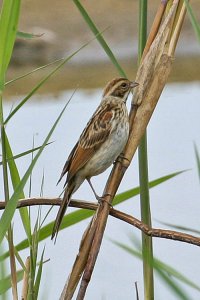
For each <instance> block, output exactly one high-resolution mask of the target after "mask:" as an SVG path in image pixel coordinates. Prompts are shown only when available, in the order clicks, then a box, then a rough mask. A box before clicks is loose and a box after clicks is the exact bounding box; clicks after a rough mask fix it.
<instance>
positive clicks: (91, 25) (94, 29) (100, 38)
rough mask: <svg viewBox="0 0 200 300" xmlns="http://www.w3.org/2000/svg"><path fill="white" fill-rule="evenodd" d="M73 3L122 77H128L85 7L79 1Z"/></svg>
mask: <svg viewBox="0 0 200 300" xmlns="http://www.w3.org/2000/svg"><path fill="white" fill-rule="evenodd" d="M73 2H74V3H75V5H76V6H77V8H78V10H79V11H80V13H81V15H82V17H83V18H84V20H85V21H86V23H87V25H88V26H89V28H90V29H91V31H92V32H93V33H94V35H96V36H97V40H98V42H99V43H100V45H101V46H102V48H103V49H104V51H105V52H106V54H107V55H108V57H109V58H110V60H111V62H112V63H113V65H114V66H115V67H116V69H117V70H118V72H119V74H120V75H121V76H123V77H126V74H125V72H124V70H123V69H122V67H121V66H120V64H119V63H118V61H117V59H116V58H115V56H114V54H113V52H112V51H111V49H110V48H109V46H108V44H107V43H106V41H105V40H104V38H103V36H102V35H101V34H100V31H99V30H98V28H97V27H96V25H95V24H94V22H93V21H92V19H91V18H90V16H89V15H88V13H87V11H86V10H85V8H84V7H83V5H82V4H81V3H80V1H78V0H73Z"/></svg>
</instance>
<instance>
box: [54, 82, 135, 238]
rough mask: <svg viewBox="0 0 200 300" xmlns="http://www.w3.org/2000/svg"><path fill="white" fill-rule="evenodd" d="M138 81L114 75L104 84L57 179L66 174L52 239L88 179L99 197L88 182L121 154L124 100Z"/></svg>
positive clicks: (125, 121)
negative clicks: (94, 108) (89, 116)
mask: <svg viewBox="0 0 200 300" xmlns="http://www.w3.org/2000/svg"><path fill="white" fill-rule="evenodd" d="M137 85H138V83H137V82H134V81H130V80H128V79H126V78H121V77H120V78H115V79H113V80H111V81H110V82H108V84H107V85H106V87H105V89H104V91H103V95H102V100H101V102H100V104H99V106H98V107H97V109H96V111H95V112H94V114H93V115H92V117H91V119H90V120H89V122H88V123H87V125H86V127H85V129H84V130H83V132H82V134H81V135H80V138H79V140H78V141H77V143H76V144H75V146H74V148H73V149H72V151H71V153H70V155H69V157H68V159H67V161H66V163H65V165H64V167H63V170H62V173H61V176H60V179H59V180H58V183H59V182H60V181H61V179H62V178H63V176H64V175H67V177H66V181H65V184H64V189H65V190H64V196H63V199H62V203H61V206H60V208H59V211H58V213H57V216H56V220H55V222H54V226H53V231H52V236H51V239H54V238H55V240H56V238H57V235H58V231H59V228H60V225H61V222H62V219H63V217H64V214H65V212H66V209H67V207H68V205H69V202H70V199H71V196H72V194H74V193H75V192H76V190H77V189H78V188H79V187H80V185H81V184H82V183H83V182H84V181H85V180H87V181H88V183H89V185H90V187H91V188H92V191H93V192H94V195H95V197H96V199H97V200H98V201H100V200H101V197H99V196H98V195H97V194H96V192H95V190H94V188H93V186H92V183H91V181H90V179H91V177H93V176H96V175H99V174H101V173H103V172H104V171H105V170H106V169H107V168H108V167H110V166H111V165H112V163H114V162H115V160H116V159H117V157H118V156H119V155H120V154H121V153H122V151H123V149H124V147H125V145H126V143H127V140H128V136H129V116H128V110H127V107H126V101H127V98H128V95H129V93H130V92H131V90H132V89H133V88H134V87H136V86H137Z"/></svg>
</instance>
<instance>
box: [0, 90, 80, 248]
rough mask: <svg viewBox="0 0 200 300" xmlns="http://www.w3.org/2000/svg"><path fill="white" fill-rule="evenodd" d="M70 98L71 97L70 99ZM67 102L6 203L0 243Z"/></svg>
mask: <svg viewBox="0 0 200 300" xmlns="http://www.w3.org/2000/svg"><path fill="white" fill-rule="evenodd" d="M73 95H74V93H73V94H72V96H73ZM71 98H72V97H71ZM71 98H70V99H69V101H70V100H71ZM69 101H68V102H67V103H66V105H65V106H64V108H63V110H62V111H61V113H60V115H59V116H58V118H57V120H56V121H55V123H54V125H53V126H52V128H51V130H50V131H49V134H48V135H47V137H46V139H45V140H44V143H43V145H42V147H41V148H40V149H39V150H38V152H37V154H36V156H35V157H34V159H33V161H32V163H31V164H30V166H29V168H28V169H27V171H26V173H25V174H24V176H23V178H22V179H21V181H20V184H19V185H18V186H17V188H16V189H15V191H14V193H13V195H12V196H11V198H10V200H9V201H8V204H7V205H6V208H5V210H4V212H3V214H2V217H1V219H0V243H1V242H2V240H3V237H4V235H5V233H6V231H7V229H8V227H9V225H10V222H11V220H12V218H13V215H14V212H15V209H16V207H17V202H18V199H19V196H20V194H21V192H22V190H23V188H24V186H25V184H26V182H27V180H28V178H29V176H30V174H31V171H32V170H33V168H34V166H35V164H36V162H37V160H38V158H39V156H40V155H41V153H42V151H43V149H44V148H45V145H46V144H47V143H48V141H49V139H50V137H51V135H52V133H53V132H54V130H55V128H56V126H57V124H58V122H59V120H60V118H61V117H62V115H63V113H64V111H65V109H66V107H67V105H68V103H69Z"/></svg>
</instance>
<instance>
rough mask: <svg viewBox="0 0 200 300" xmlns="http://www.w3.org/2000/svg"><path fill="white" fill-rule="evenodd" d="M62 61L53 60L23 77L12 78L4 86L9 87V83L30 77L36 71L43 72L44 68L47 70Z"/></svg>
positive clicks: (61, 59)
mask: <svg viewBox="0 0 200 300" xmlns="http://www.w3.org/2000/svg"><path fill="white" fill-rule="evenodd" d="M63 60H64V58H60V59H57V60H54V61H53V62H50V63H49V64H46V65H44V66H41V67H38V68H36V69H34V70H32V71H29V72H27V73H25V74H23V75H20V76H18V77H16V78H14V79H11V80H9V81H7V82H6V83H5V86H6V85H9V84H11V83H14V82H15V81H17V80H19V79H22V78H24V77H27V76H29V75H31V74H33V73H35V72H37V71H40V70H43V69H45V68H48V67H50V66H52V65H53V64H56V63H58V62H60V61H63Z"/></svg>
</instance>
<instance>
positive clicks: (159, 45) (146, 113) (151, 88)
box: [60, 1, 178, 300]
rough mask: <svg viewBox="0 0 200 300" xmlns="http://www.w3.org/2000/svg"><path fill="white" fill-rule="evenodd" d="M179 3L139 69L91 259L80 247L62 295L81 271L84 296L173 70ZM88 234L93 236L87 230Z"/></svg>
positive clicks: (92, 242) (79, 298) (64, 295)
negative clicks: (172, 37) (170, 46)
mask: <svg viewBox="0 0 200 300" xmlns="http://www.w3.org/2000/svg"><path fill="white" fill-rule="evenodd" d="M177 3H178V1H174V3H173V5H172V7H171V9H170V11H169V13H168V15H167V17H166V18H165V20H164V22H163V24H162V26H161V27H160V29H159V32H158V34H157V36H156V38H155V40H154V41H153V43H152V45H151V47H150V49H149V51H148V53H147V54H146V56H145V58H144V59H143V62H142V64H141V66H140V68H139V70H138V74H137V77H136V81H138V82H139V83H140V85H139V86H138V88H136V93H135V97H134V99H133V103H132V109H131V112H130V135H129V140H128V143H127V145H126V148H125V151H124V158H122V159H121V161H117V162H116V164H115V166H114V168H113V169H112V172H111V174H110V176H109V178H108V181H107V184H106V187H105V190H104V194H103V197H104V200H105V201H104V202H102V204H101V205H100V206H99V208H98V210H97V212H96V215H95V217H94V218H95V219H93V222H92V223H91V227H92V226H95V234H94V238H93V240H92V239H90V240H89V241H88V239H87V238H85V239H84V243H90V246H89V247H88V249H90V251H89V252H88V253H85V255H86V256H87V259H86V258H85V257H84V258H83V257H81V255H80V252H81V247H80V252H79V254H78V256H77V259H76V262H75V263H74V265H73V268H72V271H71V274H70V277H69V279H68V284H66V285H65V292H64V291H63V293H62V296H61V298H60V299H65V300H66V299H67V300H68V299H71V297H72V295H73V293H74V291H75V286H77V283H78V281H79V279H80V276H81V274H83V276H82V280H81V285H80V288H79V292H78V296H77V300H82V299H84V296H85V293H86V289H87V286H88V284H89V282H90V279H91V276H92V272H93V269H94V265H95V262H96V259H97V256H98V252H99V249H100V245H101V241H102V238H103V234H104V230H105V226H106V222H107V218H108V215H109V211H110V206H109V205H108V203H110V204H111V203H112V200H113V198H114V196H115V194H116V192H117V189H118V187H119V184H120V182H121V180H122V178H123V175H124V173H125V171H126V169H127V167H128V166H129V164H130V162H131V160H132V158H133V155H134V153H135V151H136V149H137V146H138V144H139V142H140V139H141V137H142V136H143V134H144V131H145V129H146V126H147V124H148V122H149V120H150V118H151V115H152V113H153V111H154V109H155V106H156V104H157V102H158V99H159V97H160V95H161V92H162V90H163V88H164V86H165V84H166V81H167V78H168V75H169V73H170V71H171V65H172V57H171V56H169V55H167V54H166V51H165V43H166V41H167V37H168V35H169V32H170V25H171V23H172V22H171V21H172V20H173V17H174V13H175V12H176V6H177ZM91 227H90V230H91ZM92 232H93V231H92ZM86 236H87V237H89V235H87V234H86ZM84 243H82V247H83V246H84ZM81 261H84V262H86V265H85V267H84V264H81V266H82V267H81V268H80V269H79V270H77V269H78V265H80V262H81ZM75 273H76V274H79V276H77V278H76V279H75V277H74V276H73V275H74V274H75ZM71 278H73V280H74V283H75V281H77V282H76V284H74V290H70V289H69V286H70V282H71ZM71 286H72V285H71Z"/></svg>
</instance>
